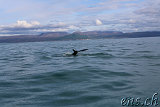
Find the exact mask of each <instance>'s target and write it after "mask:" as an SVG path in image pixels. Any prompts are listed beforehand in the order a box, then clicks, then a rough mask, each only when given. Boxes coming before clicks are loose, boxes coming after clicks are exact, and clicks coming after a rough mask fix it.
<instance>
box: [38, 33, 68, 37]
mask: <svg viewBox="0 0 160 107" xmlns="http://www.w3.org/2000/svg"><path fill="white" fill-rule="evenodd" d="M65 35H68V33H67V32H47V33H41V34H40V35H39V36H41V37H55V38H57V37H62V36H65Z"/></svg>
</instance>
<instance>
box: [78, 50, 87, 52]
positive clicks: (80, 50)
mask: <svg viewBox="0 0 160 107" xmlns="http://www.w3.org/2000/svg"><path fill="white" fill-rule="evenodd" d="M86 50H88V49H82V50H79V51H78V52H81V51H86Z"/></svg>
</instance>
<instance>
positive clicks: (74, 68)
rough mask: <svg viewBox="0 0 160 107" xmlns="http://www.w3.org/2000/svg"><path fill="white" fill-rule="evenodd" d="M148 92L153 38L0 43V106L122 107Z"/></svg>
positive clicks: (153, 80) (159, 45) (154, 71)
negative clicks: (126, 101)
mask: <svg viewBox="0 0 160 107" xmlns="http://www.w3.org/2000/svg"><path fill="white" fill-rule="evenodd" d="M86 48H87V49H89V50H87V51H84V52H80V53H78V56H71V55H70V54H71V53H72V49H77V50H80V49H86ZM154 93H159V94H158V96H159V95H160V38H158V37H154V38H127V39H97V40H77V41H53V42H32V43H9V44H7V43H6V44H0V106H1V107H122V105H121V100H122V98H126V97H135V98H137V97H140V98H142V99H143V100H144V99H146V98H148V97H152V95H153V94H154ZM159 98H160V97H159ZM159 103H160V100H159ZM159 106H160V104H159Z"/></svg>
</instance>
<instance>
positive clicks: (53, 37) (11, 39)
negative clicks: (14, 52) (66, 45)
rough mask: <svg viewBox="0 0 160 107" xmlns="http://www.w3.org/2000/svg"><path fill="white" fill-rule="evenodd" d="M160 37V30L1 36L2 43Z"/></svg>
mask: <svg viewBox="0 0 160 107" xmlns="http://www.w3.org/2000/svg"><path fill="white" fill-rule="evenodd" d="M140 37H160V31H150V32H132V33H123V32H118V31H88V32H73V33H71V34H69V33H67V32H47V33H42V34H40V35H19V36H0V43H16V42H39V41H57V40H59V41H60V40H81V39H102V38H140Z"/></svg>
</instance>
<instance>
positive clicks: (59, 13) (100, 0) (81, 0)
mask: <svg viewBox="0 0 160 107" xmlns="http://www.w3.org/2000/svg"><path fill="white" fill-rule="evenodd" d="M159 19H160V0H0V36H10V35H22V34H23V35H27V34H40V33H42V32H57V31H58V32H61V31H65V32H75V31H93V30H97V31H99V30H100V31H122V32H139V31H160V20H159Z"/></svg>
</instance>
